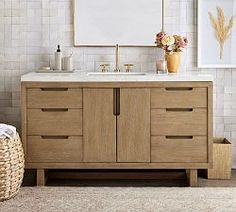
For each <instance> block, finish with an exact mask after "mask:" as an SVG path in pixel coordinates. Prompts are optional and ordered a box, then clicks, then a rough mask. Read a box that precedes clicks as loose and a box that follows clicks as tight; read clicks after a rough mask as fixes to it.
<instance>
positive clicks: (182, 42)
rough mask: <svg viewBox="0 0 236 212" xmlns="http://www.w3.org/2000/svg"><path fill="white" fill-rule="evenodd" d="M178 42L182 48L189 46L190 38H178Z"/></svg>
mask: <svg viewBox="0 0 236 212" xmlns="http://www.w3.org/2000/svg"><path fill="white" fill-rule="evenodd" d="M176 44H177V45H178V46H179V47H180V48H187V46H188V39H187V38H181V39H178V40H176Z"/></svg>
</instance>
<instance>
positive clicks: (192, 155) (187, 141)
mask: <svg viewBox="0 0 236 212" xmlns="http://www.w3.org/2000/svg"><path fill="white" fill-rule="evenodd" d="M151 162H153V163H154V162H156V163H158V162H160V163H191V162H196V163H206V162H207V137H206V136H179V137H178V136H152V137H151Z"/></svg>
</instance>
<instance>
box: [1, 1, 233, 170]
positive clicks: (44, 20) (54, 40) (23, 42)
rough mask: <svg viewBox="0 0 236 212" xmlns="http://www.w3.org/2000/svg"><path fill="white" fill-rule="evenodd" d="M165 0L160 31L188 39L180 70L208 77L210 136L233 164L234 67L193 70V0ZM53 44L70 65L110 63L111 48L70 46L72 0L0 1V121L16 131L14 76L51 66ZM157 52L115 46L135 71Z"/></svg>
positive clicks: (149, 66) (150, 63) (149, 65)
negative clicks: (225, 144)
mask: <svg viewBox="0 0 236 212" xmlns="http://www.w3.org/2000/svg"><path fill="white" fill-rule="evenodd" d="M165 3H166V5H165V11H166V13H165V31H167V32H169V33H180V34H182V35H185V36H187V37H188V39H189V40H190V45H189V48H188V49H187V50H185V51H184V52H183V54H182V65H181V72H201V73H202V74H211V75H212V76H214V79H215V82H214V83H215V84H214V135H215V136H219V137H227V138H228V139H229V140H231V141H232V142H233V166H234V168H236V70H235V69H198V68H197V33H196V32H197V1H196V0H165ZM157 31H158V29H157ZM91 33H93V32H92V31H91ZM140 33H142V29H140ZM94 36H96V35H94ZM57 44H61V46H62V49H63V52H64V54H65V55H67V54H70V52H71V51H73V53H74V66H75V68H76V69H80V70H87V71H94V70H97V69H98V68H99V65H100V64H101V63H104V62H106V63H110V64H111V69H113V67H114V53H115V52H114V48H110V47H103V48H102V47H78V48H74V47H73V10H72V0H0V122H4V123H8V124H13V125H15V126H17V128H18V129H19V130H20V76H21V75H22V74H24V73H27V72H31V71H34V70H36V69H38V68H40V67H41V66H48V65H53V54H54V51H55V49H56V45H57ZM160 57H161V56H160V51H158V50H157V49H156V48H137V47H134V48H122V49H121V62H122V63H126V62H130V63H134V64H135V70H136V71H151V70H152V71H153V70H154V69H155V61H156V60H157V59H158V58H160Z"/></svg>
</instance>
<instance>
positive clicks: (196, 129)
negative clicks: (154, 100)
mask: <svg viewBox="0 0 236 212" xmlns="http://www.w3.org/2000/svg"><path fill="white" fill-rule="evenodd" d="M151 135H207V109H205V108H184V109H182V108H179V109H152V110H151Z"/></svg>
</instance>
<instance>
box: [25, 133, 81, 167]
mask: <svg viewBox="0 0 236 212" xmlns="http://www.w3.org/2000/svg"><path fill="white" fill-rule="evenodd" d="M27 161H28V162H32V163H33V162H37V163H47V162H55V163H56V162H58V163H60V162H68V163H70V162H71V163H72V162H81V161H82V137H80V136H28V142H27Z"/></svg>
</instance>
